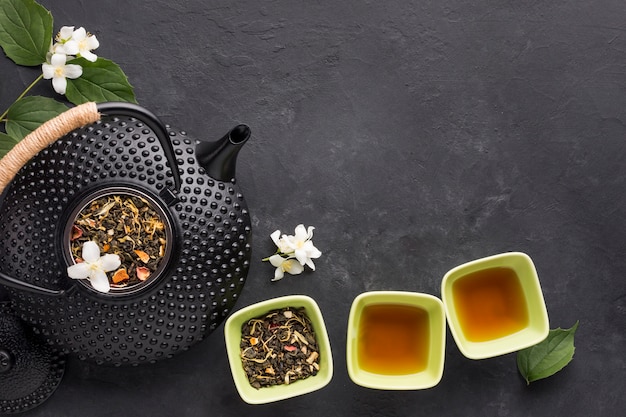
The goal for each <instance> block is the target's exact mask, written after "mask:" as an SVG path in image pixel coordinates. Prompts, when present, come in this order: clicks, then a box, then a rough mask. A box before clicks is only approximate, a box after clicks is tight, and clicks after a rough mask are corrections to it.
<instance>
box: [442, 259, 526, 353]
mask: <svg viewBox="0 0 626 417" xmlns="http://www.w3.org/2000/svg"><path fill="white" fill-rule="evenodd" d="M452 296H453V299H454V307H455V309H456V311H457V316H458V319H459V324H460V326H461V328H462V331H463V334H464V335H465V337H466V338H467V340H469V341H471V342H484V341H487V340H493V339H497V338H500V337H504V336H507V335H510V334H513V333H515V332H517V331H519V330H521V329H523V328H524V327H526V326H527V325H528V309H527V307H526V302H525V300H524V291H523V289H522V286H521V284H520V281H519V278H518V277H517V274H516V273H515V271H513V270H512V269H510V268H489V269H484V270H481V271H476V272H473V273H471V274H468V275H465V276H464V277H462V278H460V279H458V280H457V281H455V282H454V284H452Z"/></svg>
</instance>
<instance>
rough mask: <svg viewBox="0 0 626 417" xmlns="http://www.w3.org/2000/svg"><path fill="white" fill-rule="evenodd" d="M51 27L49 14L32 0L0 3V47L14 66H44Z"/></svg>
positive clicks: (4, 0)
mask: <svg viewBox="0 0 626 417" xmlns="http://www.w3.org/2000/svg"><path fill="white" fill-rule="evenodd" d="M52 24H53V20H52V15H51V14H50V12H49V11H48V10H46V8H44V7H43V6H41V5H40V4H38V3H36V2H35V1H33V0H0V46H2V49H4V53H5V54H6V55H7V56H8V57H9V58H10V59H12V60H13V61H14V62H15V63H16V64H18V65H26V66H35V65H40V64H42V63H44V62H46V53H48V50H49V49H50V45H51V42H52Z"/></svg>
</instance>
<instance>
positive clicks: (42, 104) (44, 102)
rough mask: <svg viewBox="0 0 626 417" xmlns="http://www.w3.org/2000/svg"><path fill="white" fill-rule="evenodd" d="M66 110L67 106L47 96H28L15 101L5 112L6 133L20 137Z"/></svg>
mask: <svg viewBox="0 0 626 417" xmlns="http://www.w3.org/2000/svg"><path fill="white" fill-rule="evenodd" d="M65 110H67V106H65V105H64V104H61V103H59V102H58V101H56V100H53V99H51V98H48V97H40V96H29V97H24V98H22V99H20V100H18V101H16V102H15V103H14V104H13V105H12V106H11V107H9V112H8V113H7V124H6V129H7V133H8V134H9V135H11V136H13V137H14V138H17V139H22V138H23V137H24V136H26V135H28V134H29V133H30V132H32V131H33V130H35V129H37V128H38V127H39V125H41V124H42V123H44V122H47V121H48V120H50V119H52V118H53V117H55V116H57V115H59V114H61V113H63V112H64V111H65Z"/></svg>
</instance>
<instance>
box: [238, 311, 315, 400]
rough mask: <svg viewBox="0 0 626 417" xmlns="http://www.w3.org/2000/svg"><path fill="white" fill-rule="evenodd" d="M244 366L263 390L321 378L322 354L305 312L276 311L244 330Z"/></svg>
mask: <svg viewBox="0 0 626 417" xmlns="http://www.w3.org/2000/svg"><path fill="white" fill-rule="evenodd" d="M241 335H242V339H241V344H240V348H241V354H240V356H241V362H242V365H243V368H244V370H245V371H246V375H247V376H248V381H249V382H250V385H252V386H253V387H254V388H256V389H259V388H262V387H268V386H272V385H281V384H290V383H292V382H294V381H297V380H300V379H304V378H308V377H309V376H314V375H317V373H318V371H319V369H320V365H319V363H320V351H319V347H318V344H317V339H316V337H315V332H314V331H313V326H312V325H311V321H310V320H309V318H308V317H307V315H306V313H305V310H304V308H291V307H288V308H283V309H279V310H272V311H270V312H269V313H266V314H264V315H263V316H260V317H256V318H253V319H251V320H249V321H248V322H246V323H244V324H243V326H242V327H241Z"/></svg>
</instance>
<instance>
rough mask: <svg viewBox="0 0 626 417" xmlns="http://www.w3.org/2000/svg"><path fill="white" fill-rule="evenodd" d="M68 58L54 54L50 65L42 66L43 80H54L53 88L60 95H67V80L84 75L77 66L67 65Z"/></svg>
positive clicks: (81, 69)
mask: <svg viewBox="0 0 626 417" xmlns="http://www.w3.org/2000/svg"><path fill="white" fill-rule="evenodd" d="M66 60H67V56H66V55H64V54H52V57H50V63H44V64H42V65H41V70H42V71H43V78H45V79H46V80H49V79H50V78H52V86H53V87H54V91H56V92H57V93H59V94H65V89H66V88H67V80H66V78H71V79H74V78H78V77H80V76H81V75H82V73H83V68H82V67H81V66H80V65H76V64H66V63H65V62H66Z"/></svg>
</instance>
